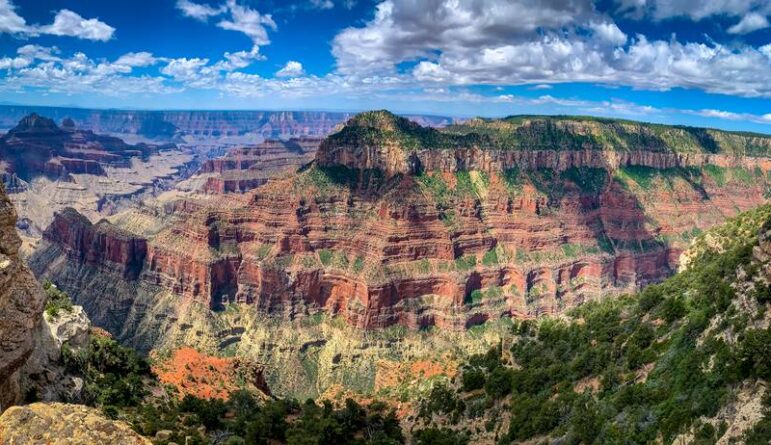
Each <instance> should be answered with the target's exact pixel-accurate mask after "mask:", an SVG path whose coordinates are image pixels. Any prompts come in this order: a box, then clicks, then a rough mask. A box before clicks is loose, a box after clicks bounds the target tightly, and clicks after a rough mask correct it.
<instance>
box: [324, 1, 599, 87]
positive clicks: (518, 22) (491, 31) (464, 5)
mask: <svg viewBox="0 0 771 445" xmlns="http://www.w3.org/2000/svg"><path fill="white" fill-rule="evenodd" d="M595 16H596V13H595V12H594V7H593V5H592V3H591V1H590V0H571V1H546V2H532V1H526V0H478V1H475V2H459V1H456V0H425V1H423V2H415V1H412V0H386V1H383V2H381V3H380V4H378V5H377V10H376V12H375V17H374V18H373V19H372V20H371V21H370V22H368V23H367V24H366V25H365V26H364V27H358V28H357V27H349V28H346V29H344V30H343V31H342V32H341V33H339V34H338V35H337V36H336V37H335V39H334V41H333V44H332V53H333V55H334V56H335V57H336V59H337V64H338V68H339V69H340V71H341V72H356V73H361V72H373V71H378V70H382V69H386V68H393V66H394V65H395V63H394V62H395V61H406V60H418V59H421V58H425V59H433V58H435V57H436V54H437V52H441V53H448V52H453V53H458V54H460V53H462V52H465V51H467V50H476V49H479V48H490V47H500V46H503V45H506V44H517V43H520V42H522V41H525V40H527V39H530V38H532V36H533V34H535V33H536V31H538V30H539V29H557V28H561V27H563V26H566V25H569V24H572V23H576V22H588V19H589V18H591V17H595ZM598 21H599V20H598ZM397 63H398V62H397Z"/></svg>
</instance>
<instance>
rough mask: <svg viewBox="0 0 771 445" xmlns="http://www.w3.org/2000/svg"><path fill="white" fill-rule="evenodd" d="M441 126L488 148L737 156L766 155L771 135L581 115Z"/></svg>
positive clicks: (770, 146)
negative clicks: (633, 151)
mask: <svg viewBox="0 0 771 445" xmlns="http://www.w3.org/2000/svg"><path fill="white" fill-rule="evenodd" d="M442 131H444V132H447V133H450V134H453V135H457V136H462V135H465V136H471V135H475V136H477V137H479V138H481V139H480V140H481V141H482V142H483V143H487V144H489V147H491V148H499V149H508V150H525V149H530V150H534V149H542V150H586V149H590V150H614V151H632V150H638V149H645V150H648V151H657V152H683V153H725V154H730V155H742V156H766V155H768V153H769V151H771V138H769V137H768V136H766V135H761V134H753V133H739V132H727V131H720V130H712V129H705V128H694V127H685V126H670V125H660V124H650V123H643V122H634V121H626V120H620V119H604V118H595V117H586V116H512V117H508V118H505V119H472V120H469V121H466V122H464V123H461V124H456V125H450V126H448V127H446V128H444V129H443V130H442Z"/></svg>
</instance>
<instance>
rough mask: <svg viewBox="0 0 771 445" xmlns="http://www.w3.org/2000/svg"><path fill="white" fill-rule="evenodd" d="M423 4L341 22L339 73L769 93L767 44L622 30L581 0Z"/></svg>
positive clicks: (382, 7)
mask: <svg viewBox="0 0 771 445" xmlns="http://www.w3.org/2000/svg"><path fill="white" fill-rule="evenodd" d="M673 1H674V0H673ZM737 1H743V0H737ZM430 3H431V4H430V7H425V8H420V7H417V6H416V5H415V4H414V3H413V2H411V1H410V0H386V1H383V2H382V3H380V4H379V5H378V7H377V11H376V14H375V17H374V18H373V19H372V20H371V21H369V22H367V23H365V24H364V25H363V26H361V27H358V28H347V29H345V30H343V31H342V32H341V33H340V34H338V35H337V36H336V37H335V39H334V41H333V55H334V56H335V57H336V59H337V67H338V72H339V73H340V74H342V75H346V76H349V77H351V78H354V79H366V78H369V77H372V76H383V75H386V76H397V77H399V78H401V79H403V80H404V81H406V82H409V81H412V82H417V83H419V84H426V83H429V84H434V85H440V84H447V85H472V84H489V85H521V84H538V83H544V84H553V83H557V82H593V83H602V84H605V85H611V86H618V85H626V86H632V87H635V88H644V89H653V90H667V89H671V88H675V87H683V88H698V89H702V90H705V91H708V92H716V93H723V94H731V95H740V96H752V97H754V96H759V97H771V77H769V76H768V74H767V73H768V72H769V70H771V57H767V56H768V55H769V54H771V50H768V48H766V47H762V48H753V47H751V46H741V45H737V44H734V45H732V46H730V47H729V46H724V45H722V44H720V43H717V42H713V41H710V43H681V42H678V41H677V40H676V39H675V38H674V37H673V38H672V39H670V40H667V41H663V40H654V41H651V40H648V39H647V38H646V37H645V36H643V35H637V36H635V37H634V38H632V39H630V38H629V37H628V36H627V35H626V34H625V33H624V32H623V31H622V30H621V29H619V27H618V26H617V25H616V24H615V23H614V22H612V21H611V20H610V19H609V18H608V17H606V16H602V15H600V14H599V13H598V12H596V11H595V10H594V8H593V6H592V5H591V4H587V3H585V2H583V1H581V0H575V1H574V2H554V3H548V2H547V3H546V5H543V4H541V5H538V6H539V8H540V9H538V10H537V11H532V10H528V7H530V8H532V7H533V3H532V2H527V3H528V4H526V5H520V4H519V3H518V0H512V1H510V0H479V1H478V2H476V3H467V2H458V1H454V0H430ZM670 6H671V7H672V8H674V6H673V5H670ZM673 10H676V8H675V9H673ZM736 10H737V11H740V10H742V8H737V9H736ZM769 48H771V46H770V47H769ZM411 62H412V63H414V66H413V67H412V69H411V70H410V71H409V72H400V69H399V67H402V66H405V65H406V64H409V63H411ZM407 66H409V65H407ZM402 71H403V70H402Z"/></svg>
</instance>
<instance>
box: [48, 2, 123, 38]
mask: <svg viewBox="0 0 771 445" xmlns="http://www.w3.org/2000/svg"><path fill="white" fill-rule="evenodd" d="M38 30H39V32H41V33H43V34H52V35H56V36H70V37H77V38H79V39H87V40H98V41H103V42H104V41H107V40H110V39H111V38H112V35H113V33H114V32H115V28H113V27H112V26H110V25H108V24H106V23H104V22H101V21H99V20H97V19H84V18H83V17H81V16H80V15H78V14H77V13H75V12H72V11H70V10H69V9H62V10H61V11H59V12H58V13H57V14H56V17H54V22H53V24H51V25H48V26H41V27H39V28H38Z"/></svg>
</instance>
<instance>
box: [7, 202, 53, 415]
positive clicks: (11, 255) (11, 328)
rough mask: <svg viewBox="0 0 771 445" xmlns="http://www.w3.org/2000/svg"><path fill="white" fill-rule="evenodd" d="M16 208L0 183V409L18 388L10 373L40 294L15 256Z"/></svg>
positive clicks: (24, 347)
mask: <svg viewBox="0 0 771 445" xmlns="http://www.w3.org/2000/svg"><path fill="white" fill-rule="evenodd" d="M15 224H16V212H15V211H14V208H13V204H11V202H10V201H9V200H8V197H7V196H6V195H5V192H4V191H3V189H2V187H0V410H2V409H4V408H6V407H7V406H8V405H9V404H11V403H14V402H15V401H16V400H17V399H18V398H19V397H20V396H21V394H20V390H19V388H18V387H17V384H16V381H15V379H14V378H13V375H14V373H15V372H16V371H17V370H18V369H19V368H20V367H21V366H22V365H23V364H24V362H25V361H26V360H27V358H28V357H29V356H30V354H31V353H32V349H33V346H34V333H35V332H37V330H38V329H39V326H40V323H41V320H42V312H43V304H44V296H43V291H42V289H40V286H39V285H38V283H37V281H36V280H35V277H34V276H33V275H32V273H30V271H29V270H28V269H27V267H26V266H25V265H24V263H23V261H22V260H21V258H20V256H19V246H20V245H21V240H20V239H19V237H18V235H17V234H16V227H15Z"/></svg>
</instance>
